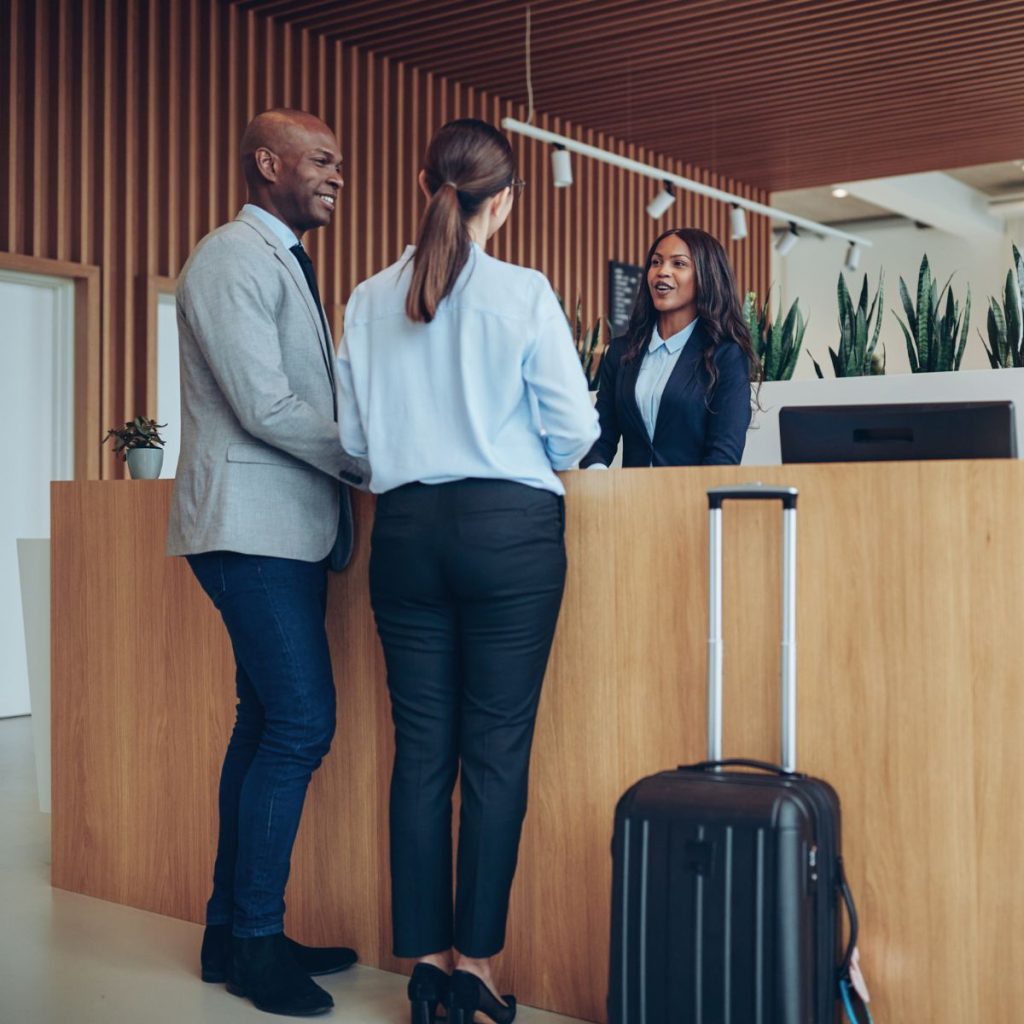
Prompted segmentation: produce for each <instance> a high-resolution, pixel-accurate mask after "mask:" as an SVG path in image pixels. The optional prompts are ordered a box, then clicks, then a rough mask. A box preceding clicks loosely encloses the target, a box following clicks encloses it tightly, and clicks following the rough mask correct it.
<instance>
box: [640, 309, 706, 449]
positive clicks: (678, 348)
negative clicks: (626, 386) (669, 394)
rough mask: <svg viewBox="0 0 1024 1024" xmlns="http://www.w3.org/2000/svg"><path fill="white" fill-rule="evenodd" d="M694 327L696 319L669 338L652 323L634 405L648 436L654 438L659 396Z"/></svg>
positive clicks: (663, 391) (663, 390)
mask: <svg viewBox="0 0 1024 1024" xmlns="http://www.w3.org/2000/svg"><path fill="white" fill-rule="evenodd" d="M696 326H697V318H695V319H693V320H692V321H691V322H690V323H688V324H687V325H686V326H685V327H684V328H683V329H682V330H681V331H678V332H677V333H675V334H673V335H672V337H670V338H662V336H661V335H660V334H659V333H658V325H657V324H655V325H654V333H653V334H652V335H651V344H650V345H649V346H648V348H647V352H646V353H645V354H644V360H643V362H642V363H641V364H640V371H639V373H637V375H636V404H637V407H638V408H639V409H640V415H641V416H642V417H643V421H644V426H645V427H647V436H648V437H649V438H650V439H651V440H652V441H653V440H654V426H655V424H656V423H657V422H658V410H659V409H660V408H661V396H662V395H663V394H664V393H665V385H666V384H667V383H668V379H669V377H671V376H672V371H673V370H674V369H675V368H676V363H678V362H679V353H680V352H682V351H683V346H684V345H685V344H686V343H687V342H688V341H689V340H690V335H691V334H693V332H694V329H695V328H696Z"/></svg>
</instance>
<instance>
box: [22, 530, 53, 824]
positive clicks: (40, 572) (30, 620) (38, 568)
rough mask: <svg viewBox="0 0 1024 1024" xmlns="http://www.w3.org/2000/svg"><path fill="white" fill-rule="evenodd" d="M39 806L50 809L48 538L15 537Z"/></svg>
mask: <svg viewBox="0 0 1024 1024" xmlns="http://www.w3.org/2000/svg"><path fill="white" fill-rule="evenodd" d="M18 569H19V574H20V576H21V611H22V616H23V618H24V625H25V657H26V660H27V662H28V687H29V693H30V695H31V700H32V740H33V747H34V749H35V755H36V791H37V792H38V794H39V810H40V811H42V812H43V814H49V813H50V542H49V540H36V539H34V538H33V539H26V538H24V537H19V538H18Z"/></svg>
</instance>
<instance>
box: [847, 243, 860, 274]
mask: <svg viewBox="0 0 1024 1024" xmlns="http://www.w3.org/2000/svg"><path fill="white" fill-rule="evenodd" d="M859 263H860V246H859V245H857V243H856V242H851V243H850V248H849V249H847V250H846V263H845V264H844V265H845V267H846V269H847V270H856V269H857V266H858V264H859Z"/></svg>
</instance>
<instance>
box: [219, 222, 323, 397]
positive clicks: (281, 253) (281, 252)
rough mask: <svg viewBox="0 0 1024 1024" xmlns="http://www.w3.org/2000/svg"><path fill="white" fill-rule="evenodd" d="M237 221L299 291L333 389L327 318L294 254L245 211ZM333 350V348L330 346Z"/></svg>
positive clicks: (268, 229)
mask: <svg viewBox="0 0 1024 1024" xmlns="http://www.w3.org/2000/svg"><path fill="white" fill-rule="evenodd" d="M237 219H238V220H240V221H244V222H245V223H246V224H248V225H249V227H251V228H253V229H254V230H255V231H256V233H257V234H258V235H259V236H260V237H261V238H262V239H263V241H264V242H266V243H267V245H268V246H270V248H271V250H272V251H273V255H274V258H275V259H276V260H277V261H278V263H280V264H281V266H282V267H284V269H285V272H286V273H287V275H288V276H289V277H290V278H291V280H292V283H293V284H294V285H295V287H296V288H298V290H299V294H300V295H301V296H302V301H303V302H304V303H305V304H306V310H307V312H308V313H309V317H310V320H312V322H313V329H314V330H315V331H316V336H317V340H318V342H319V345H320V353H321V355H322V356H323V357H324V359H325V360H326V363H327V376H328V378H329V379H330V381H331V387H332V388H333V387H334V353H333V351H330V350H329V349H328V347H327V346H328V345H329V341H328V339H327V338H326V337H325V336H324V330H325V325H326V324H327V317H326V315H323V319H321V311H319V310H318V309H317V308H316V303H315V302H314V301H313V293H312V292H311V291H310V290H309V285H308V284H306V277H305V275H304V274H303V273H302V267H300V266H299V261H298V260H297V259H296V258H295V256H294V254H293V253H291V252H289V251H288V250H287V249H286V248H285V247H284V246H283V245H282V244H281V240H280V239H279V238H278V237H277V236H276V235H275V234H274V232H273V231H271V230H270V228H268V227H267V226H266V225H265V224H263V223H262V222H261V221H260V220H259V218H258V217H252V216H249V215H248V214H247V213H246V212H245V211H243V212H241V213H240V214H239V215H238V217H237ZM331 348H333V346H331Z"/></svg>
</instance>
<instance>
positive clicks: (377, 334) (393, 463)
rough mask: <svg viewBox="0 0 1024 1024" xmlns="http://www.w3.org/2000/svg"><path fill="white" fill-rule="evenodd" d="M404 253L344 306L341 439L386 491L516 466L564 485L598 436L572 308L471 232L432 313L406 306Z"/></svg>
mask: <svg viewBox="0 0 1024 1024" xmlns="http://www.w3.org/2000/svg"><path fill="white" fill-rule="evenodd" d="M414 252H415V249H414V248H413V247H412V246H409V247H408V248H407V249H406V250H405V253H404V254H403V256H402V258H401V259H400V260H399V261H398V262H397V263H394V264H392V265H391V266H390V267H388V268H387V269H386V270H383V271H381V273H379V274H377V275H375V276H374V277H371V278H370V279H369V280H368V281H364V282H363V283H362V284H361V285H359V287H358V288H356V290H355V291H354V292H353V293H352V297H351V298H350V299H349V301H348V305H347V306H346V307H345V333H344V335H343V337H342V340H341V347H340V350H339V355H338V386H339V391H340V400H341V413H340V430H341V443H342V446H343V447H344V448H345V451H347V452H348V453H349V454H351V455H359V456H363V457H365V458H367V459H368V460H369V462H370V469H371V472H372V478H371V482H370V490H371V491H373V492H374V493H376V494H381V493H383V492H385V491H390V490H392V489H393V488H395V487H401V486H402V485H403V484H408V483H413V482H415V481H420V482H422V483H428V484H440V483H447V482H449V481H452V480H462V479H465V478H467V477H482V478H487V479H498V480H514V481H518V482H519V483H523V484H527V485H528V486H531V487H539V488H543V489H545V490H549V491H553V492H554V493H555V494H564V493H565V488H564V487H563V486H562V483H561V481H560V480H559V479H558V477H557V476H555V473H554V472H553V471H554V470H557V469H569V468H570V467H571V466H572V465H573V464H574V463H576V462H577V461H579V459H580V458H582V457H583V456H584V455H585V454H586V453H587V452H588V451H589V450H590V447H591V445H592V444H593V443H594V441H595V440H597V437H598V434H599V429H598V421H597V413H596V412H595V411H594V408H593V405H592V404H591V401H590V395H589V393H588V392H587V382H586V379H585V378H584V376H583V370H582V368H581V366H580V361H579V356H578V355H577V354H576V349H575V346H574V345H573V342H572V335H571V333H570V331H569V325H568V324H567V323H566V319H565V314H564V313H563V312H562V310H561V307H560V306H559V305H558V300H557V299H556V298H555V295H554V292H553V291H552V290H551V285H550V284H548V281H547V278H545V277H544V275H543V274H541V273H539V272H538V271H536V270H528V269H526V268H525V267H518V266H515V265H513V264H511V263H503V262H502V261H501V260H497V259H495V258H494V257H492V256H489V255H487V253H486V252H484V250H483V249H481V248H480V247H479V246H477V245H474V246H473V247H472V249H471V251H470V255H469V260H468V262H467V263H466V266H465V268H464V269H463V271H462V273H461V275H460V276H459V279H458V281H457V282H456V284H455V288H454V289H453V290H452V293H451V294H450V295H448V296H447V297H446V298H445V299H443V300H442V302H441V303H440V305H439V306H438V309H437V314H436V316H435V317H434V319H433V320H432V321H431V322H430V323H429V324H423V323H416V322H414V321H412V320H410V319H409V317H408V316H407V315H406V312H405V299H406V295H407V294H408V290H409V280H410V277H411V276H412V256H413V253H414Z"/></svg>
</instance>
